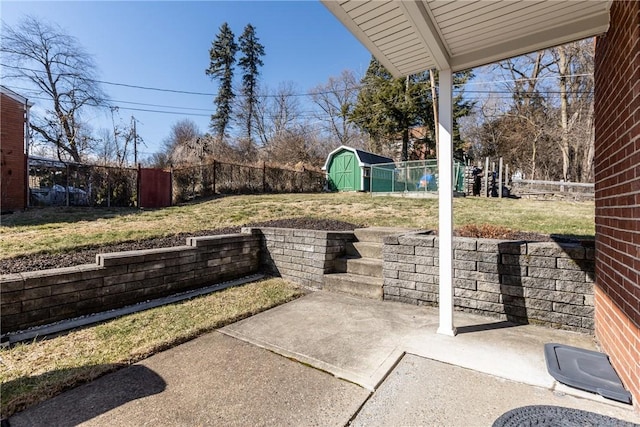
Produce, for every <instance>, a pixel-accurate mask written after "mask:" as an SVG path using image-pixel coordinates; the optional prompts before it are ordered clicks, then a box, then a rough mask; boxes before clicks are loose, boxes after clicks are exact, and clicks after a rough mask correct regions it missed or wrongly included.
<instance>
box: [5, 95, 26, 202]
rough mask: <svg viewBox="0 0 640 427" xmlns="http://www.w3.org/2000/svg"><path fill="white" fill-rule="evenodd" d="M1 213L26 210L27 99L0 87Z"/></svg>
mask: <svg viewBox="0 0 640 427" xmlns="http://www.w3.org/2000/svg"><path fill="white" fill-rule="evenodd" d="M0 97H1V98H0V169H2V173H1V176H2V178H1V181H0V210H1V211H2V213H5V212H12V211H17V210H23V209H25V208H26V207H27V156H26V154H25V149H26V146H27V144H26V139H25V136H26V135H28V132H26V133H25V129H27V128H28V123H29V108H30V107H31V105H32V104H30V103H29V101H28V100H27V98H25V97H23V96H21V95H18V94H17V93H15V92H14V91H12V90H10V89H8V88H6V87H4V86H0Z"/></svg>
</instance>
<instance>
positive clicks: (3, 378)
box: [0, 279, 302, 417]
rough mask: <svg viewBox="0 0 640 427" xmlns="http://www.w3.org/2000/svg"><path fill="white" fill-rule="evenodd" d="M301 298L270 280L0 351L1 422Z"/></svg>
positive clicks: (288, 287) (296, 290)
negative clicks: (212, 331) (168, 350)
mask: <svg viewBox="0 0 640 427" xmlns="http://www.w3.org/2000/svg"><path fill="white" fill-rule="evenodd" d="M300 295H302V291H301V290H300V289H299V288H297V287H295V286H293V285H291V284H289V283H287V282H285V281H283V280H282V279H269V280H264V281H261V282H258V283H252V284H248V285H244V286H240V287H235V288H230V289H226V290H224V291H221V292H216V293H214V294H210V295H207V296H203V297H199V298H194V299H192V300H188V301H184V302H181V303H177V304H172V305H167V306H163V307H157V308H154V309H151V310H147V311H143V312H140V313H135V314H131V315H128V316H124V317H121V318H118V319H114V320H112V321H109V322H105V323H103V324H99V325H96V326H92V327H87V328H84V329H80V330H76V331H72V332H69V333H67V334H65V335H62V336H58V337H55V338H51V339H47V340H39V341H34V342H31V343H26V344H18V345H16V346H14V347H12V348H10V349H3V350H0V385H1V387H2V396H1V402H2V406H1V408H2V416H3V417H8V416H10V415H11V414H13V413H14V412H16V411H19V410H21V409H23V408H25V407H26V406H28V405H32V404H34V403H37V402H41V401H43V400H46V399H48V398H50V397H52V396H55V395H56V394H59V393H60V392H62V391H63V390H65V389H68V388H70V387H73V386H77V385H79V384H81V383H84V382H87V381H90V380H92V379H94V378H97V377H98V376H100V375H103V374H105V373H107V372H111V371H114V370H116V369H118V368H120V367H123V366H126V365H129V364H131V363H134V362H137V361H139V360H141V359H144V358H145V357H148V356H149V355H151V354H154V353H156V352H158V351H161V350H164V349H166V348H169V347H171V346H174V345H176V344H179V343H182V342H184V341H187V340H189V339H192V338H194V337H196V336H198V335H201V334H202V333H204V332H207V331H211V330H213V329H216V328H220V327H222V326H224V325H227V324H229V323H232V322H235V321H237V320H240V319H242V318H245V317H248V316H251V315H253V314H256V313H258V312H260V311H264V310H266V309H268V308H271V307H274V306H276V305H279V304H282V303H284V302H287V301H290V300H292V299H294V298H297V297H299V296H300Z"/></svg>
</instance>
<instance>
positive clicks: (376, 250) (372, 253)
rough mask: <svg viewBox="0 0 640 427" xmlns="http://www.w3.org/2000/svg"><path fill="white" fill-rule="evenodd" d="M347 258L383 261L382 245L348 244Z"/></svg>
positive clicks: (368, 243) (366, 243)
mask: <svg viewBox="0 0 640 427" xmlns="http://www.w3.org/2000/svg"><path fill="white" fill-rule="evenodd" d="M345 252H346V253H347V256H350V257H354V258H374V259H382V244H380V243H372V242H347V245H346V247H345Z"/></svg>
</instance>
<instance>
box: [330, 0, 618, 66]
mask: <svg viewBox="0 0 640 427" xmlns="http://www.w3.org/2000/svg"><path fill="white" fill-rule="evenodd" d="M321 1H322V3H323V4H324V5H325V6H326V7H327V8H328V9H329V10H330V11H331V12H332V13H333V14H334V15H335V16H336V17H337V18H338V20H340V21H341V22H342V24H343V25H344V26H345V27H346V28H348V29H349V30H350V31H351V33H352V34H353V35H354V36H355V37H356V38H357V39H358V40H360V42H361V43H362V44H363V45H364V46H365V47H366V48H367V49H368V50H369V51H370V52H371V53H372V54H373V55H374V56H375V57H376V58H377V59H378V61H380V63H381V64H382V65H384V66H385V68H386V69H387V70H388V71H389V72H390V73H392V74H393V75H394V76H396V77H400V76H407V75H411V74H416V73H419V72H422V71H425V70H429V69H438V70H442V69H450V70H451V71H453V72H455V71H460V70H465V69H468V68H473V67H477V66H480V65H486V64H489V63H492V62H496V61H500V60H503V59H507V58H510V57H514V56H518V55H522V54H526V53H529V52H533V51H537V50H541V49H545V48H549V47H553V46H557V45H561V44H564V43H569V42H571V41H575V40H580V39H584V38H587V37H591V36H595V35H598V34H602V33H605V32H606V31H607V29H608V27H609V8H610V6H611V1H612V0H599V1H598V0H596V1H594V0H573V1H558V0H522V1H513V0H479V1H470V0H405V1H397V0H369V1H363V0H321Z"/></svg>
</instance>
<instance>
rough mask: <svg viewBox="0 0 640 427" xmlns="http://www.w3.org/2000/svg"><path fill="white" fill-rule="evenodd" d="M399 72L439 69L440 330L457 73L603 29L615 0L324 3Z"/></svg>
mask: <svg viewBox="0 0 640 427" xmlns="http://www.w3.org/2000/svg"><path fill="white" fill-rule="evenodd" d="M321 1H322V3H323V4H324V5H325V6H326V7H327V8H328V9H329V10H330V11H331V12H332V13H333V14H334V15H335V16H336V17H337V18H338V19H339V20H340V21H341V22H342V23H343V24H344V25H345V26H346V27H347V28H348V29H349V30H350V31H351V32H352V33H353V34H354V35H355V36H356V38H358V39H359V40H360V42H361V43H362V44H364V45H365V47H366V48H367V49H368V50H369V51H370V52H371V53H372V54H373V55H374V56H375V57H376V58H377V59H378V61H379V62H380V63H381V64H382V65H384V67H385V68H386V69H387V70H388V71H389V72H390V73H392V74H393V75H394V76H396V77H402V76H407V75H411V74H416V73H419V72H422V71H426V70H431V69H437V70H441V71H442V72H441V73H440V83H439V85H440V96H439V97H438V111H439V114H438V121H439V122H438V133H439V137H438V144H439V147H440V151H439V152H440V154H439V156H440V158H439V159H438V169H439V172H440V173H439V176H440V184H439V189H438V201H439V204H438V230H439V233H438V234H439V247H438V254H439V255H438V256H439V267H438V269H439V272H440V273H439V280H440V282H439V285H438V287H439V300H438V304H439V312H440V322H439V327H438V333H441V334H445V335H451V336H453V335H455V334H456V329H455V327H454V325H453V305H454V301H453V242H452V240H453V191H452V189H453V183H452V173H453V170H452V163H453V151H452V130H453V117H452V95H453V92H452V85H453V81H452V73H453V72H456V71H460V70H465V69H469V68H473V67H477V66H480V65H486V64H490V63H492V62H497V61H500V60H504V59H507V58H511V57H514V56H518V55H523V54H526V53H529V52H534V51H537V50H541V49H546V48H550V47H553V46H557V45H561V44H564V43H569V42H572V41H575V40H580V39H584V38H586V37H591V36H595V35H598V34H601V33H605V32H606V31H607V29H608V27H609V8H610V6H611V0H601V1H593V0H573V1H559V0H520V1H514V0H477V1H467V0H457V1H456V0H404V1H396V0H368V1H363V0H321Z"/></svg>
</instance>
